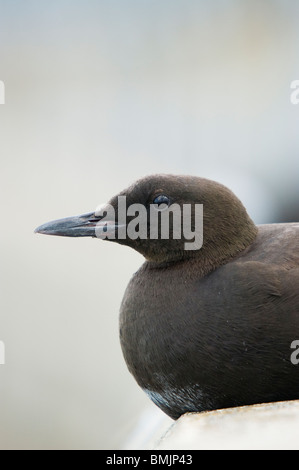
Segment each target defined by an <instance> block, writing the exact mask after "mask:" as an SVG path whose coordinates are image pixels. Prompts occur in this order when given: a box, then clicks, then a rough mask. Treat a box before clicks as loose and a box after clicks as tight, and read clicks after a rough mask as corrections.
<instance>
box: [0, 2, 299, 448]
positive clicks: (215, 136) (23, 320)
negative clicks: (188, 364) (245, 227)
mask: <svg viewBox="0 0 299 470" xmlns="http://www.w3.org/2000/svg"><path fill="white" fill-rule="evenodd" d="M298 21H299V3H298V2H294V1H293V0H264V1H263V2H261V1H257V0H242V1H240V0H226V1H224V0H217V1H215V0H214V1H209V2H208V1H204V0H197V1H195V0H189V1H184V0H162V1H161V0H159V1H157V0H97V1H96V0H84V1H83V0H59V1H58V0H52V1H51V2H49V1H44V0H38V1H37V0H26V1H22V0H0V80H3V82H4V83H5V99H6V103H5V104H4V105H0V163H1V170H0V188H1V232H0V237H1V243H0V252H1V260H0V262H1V264H0V275H1V279H0V289H1V295H0V303H1V305H0V307H1V310H0V340H2V341H4V343H5V348H6V364H5V365H2V366H0V448H1V449H16V448H19V449H42V448H43V449H65V448H67V449H79V448H80V449H113V448H114V449H117V448H123V447H130V446H131V447H134V446H135V447H137V446H142V445H143V444H142V441H143V440H145V441H146V440H147V438H148V437H147V436H148V435H151V434H152V433H153V432H154V429H155V426H156V423H160V424H161V423H165V422H166V423H167V425H168V424H169V422H170V420H169V421H167V419H165V418H164V415H163V414H162V412H160V411H159V410H158V409H157V408H156V407H155V406H154V405H152V404H151V403H150V402H149V400H148V399H147V397H146V396H145V395H144V394H143V392H142V391H141V390H139V388H138V386H137V385H136V383H135V382H134V380H133V378H132V377H131V376H130V374H129V372H128V371H127V369H126V365H125V363H124V360H123V358H122V353H121V350H120V346H119V341H118V310H119V305H120V302H121V299H122V296H123V293H124V290H125V287H126V285H127V283H128V281H129V279H130V276H131V275H132V274H133V273H134V272H135V271H136V270H137V269H138V267H139V266H140V265H141V263H142V257H141V256H140V255H138V254H137V253H135V252H133V251H132V250H131V249H129V248H125V247H121V246H118V245H116V244H109V243H105V242H101V241H100V240H97V239H64V238H55V237H46V236H40V235H34V234H33V231H34V228H35V227H36V226H38V225H40V224H42V223H44V222H46V221H48V220H51V219H55V218H60V217H65V216H71V215H76V214H80V213H84V212H88V211H92V210H94V209H95V208H96V206H97V205H98V204H100V203H102V202H105V201H106V200H108V199H109V198H110V197H111V196H112V195H114V194H115V193H116V192H118V191H120V190H122V189H124V188H125V187H126V186H128V185H129V184H130V183H132V182H133V181H134V180H135V179H137V178H139V177H141V176H144V175H146V174H150V173H159V172H163V173H175V174H180V173H184V174H192V175H198V176H204V177H208V178H212V179H215V180H218V181H219V182H222V183H224V184H226V185H227V186H229V187H230V188H231V189H232V190H233V191H234V192H235V193H236V194H237V195H238V196H239V198H241V199H242V201H243V202H244V204H245V205H246V207H247V209H248V212H249V214H250V215H251V217H252V218H253V219H254V220H255V221H256V223H268V222H280V221H292V220H297V221H298V220H299V184H298V176H299V135H298V131H299V105H297V106H296V105H293V104H291V102H290V94H291V89H290V83H291V82H292V81H293V80H295V79H299V28H298ZM160 424H159V426H160Z"/></svg>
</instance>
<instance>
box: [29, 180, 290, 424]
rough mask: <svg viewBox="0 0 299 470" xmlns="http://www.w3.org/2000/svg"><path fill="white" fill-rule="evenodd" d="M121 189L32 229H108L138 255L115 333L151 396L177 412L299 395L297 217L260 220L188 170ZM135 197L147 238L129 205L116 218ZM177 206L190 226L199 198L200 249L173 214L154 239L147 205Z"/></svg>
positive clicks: (86, 232)
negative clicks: (84, 210) (96, 205)
mask: <svg viewBox="0 0 299 470" xmlns="http://www.w3.org/2000/svg"><path fill="white" fill-rule="evenodd" d="M118 196H125V198H124V197H123V198H119V197H118ZM118 196H115V197H113V198H112V199H111V200H110V201H109V203H108V205H107V206H104V207H103V208H100V209H98V210H97V211H96V212H93V213H89V214H85V215H83V216H79V217H70V218H67V219H61V220H58V221H54V222H49V223H47V224H45V225H42V226H41V227H39V228H37V229H36V232H39V233H45V234H50V235H62V236H71V237H72V236H74V237H81V236H92V237H95V236H97V237H99V238H105V237H106V238H107V239H108V240H110V241H116V242H118V243H121V244H124V245H128V246H130V247H132V248H134V249H136V250H137V251H138V252H140V253H141V254H142V255H144V257H145V259H146V261H145V262H144V264H143V265H142V266H141V268H140V269H139V271H137V273H135V274H134V276H133V277H132V279H131V281H130V282H129V285H128V287H127V289H126V292H125V295H124V298H123V301H122V304H121V309H120V341H121V346H122V350H123V354H124V357H125V360H126V363H127V366H128V368H129V371H130V372H131V373H132V374H133V376H134V377H135V379H136V381H137V382H138V384H139V385H140V387H142V389H143V390H144V391H145V392H146V393H147V394H148V396H149V397H150V398H151V399H152V400H153V402H154V403H156V405H158V406H159V407H160V408H161V409H162V410H163V411H164V412H165V413H166V414H168V415H169V416H170V417H172V418H174V419H176V418H178V417H179V416H180V415H182V414H183V413H186V412H196V411H197V412H198V411H205V410H213V409H219V408H226V407H234V406H241V405H249V404H254V403H263V402H270V401H280V400H292V399H298V398H299V369H298V368H297V367H296V366H295V365H294V364H293V363H292V361H291V354H292V352H293V351H292V349H291V344H292V342H293V341H294V340H296V339H299V223H289V224H269V225H260V226H256V225H255V224H254V223H253V221H252V220H251V219H250V217H249V216H248V214H247V212H246V210H245V208H244V206H243V205H242V203H241V202H240V201H239V199H238V198H237V197H236V196H235V195H234V194H233V193H232V192H231V191H230V190H229V189H227V188H226V187H225V186H223V185H221V184H219V183H216V182H214V181H211V180H208V179H203V178H198V177H193V176H173V175H153V176H148V177H145V178H142V179H140V180H138V181H137V182H136V183H135V184H133V185H132V186H130V187H129V188H128V189H126V190H125V191H122V192H121V193H120V194H119V195H118ZM123 201H125V202H123ZM136 203H138V204H140V205H142V207H143V209H144V213H145V214H146V215H147V216H148V220H147V226H146V231H145V232H144V230H143V232H142V235H141V229H140V227H138V226H137V225H138V224H136V223H135V229H136V230H135V232H136V235H135V238H134V237H132V236H130V237H129V236H128V233H126V229H127V228H128V227H129V224H130V223H132V221H133V223H134V210H132V212H130V210H129V212H128V214H127V216H126V218H125V219H123V218H122V220H120V219H121V217H120V215H119V213H118V212H119V209H120V204H125V209H126V211H127V210H128V209H129V207H130V206H131V205H132V204H136ZM174 204H177V205H178V206H177V207H179V208H180V209H182V213H183V208H184V204H185V205H187V204H189V205H190V207H191V208H192V210H191V227H192V229H193V230H194V231H195V230H198V227H196V220H195V217H196V215H195V207H196V205H197V204H202V205H203V206H202V207H203V243H202V246H201V245H200V246H201V247H200V248H198V249H186V243H190V237H189V238H188V239H187V237H186V236H184V233H183V234H181V237H180V238H178V237H177V238H175V237H174V227H175V225H174V216H172V224H171V223H170V232H169V237H168V239H167V238H163V237H162V229H161V227H162V225H161V224H162V222H161V221H162V218H161V220H160V221H159V222H158V225H159V229H158V236H157V237H156V238H151V237H150V234H151V227H150V214H151V211H152V210H153V208H154V209H155V210H157V211H158V212H159V213H160V216H161V215H162V212H164V213H167V212H168V215H170V214H171V208H172V206H173V205H174ZM131 207H132V206H131ZM198 207H200V206H198ZM111 208H112V209H113V210H114V212H115V214H116V215H115V218H114V217H113V210H111ZM134 208H135V206H133V209H134ZM111 214H112V215H111ZM135 215H136V212H135ZM135 222H136V219H135ZM141 222H142V220H141ZM170 222H171V217H170ZM180 223H181V227H180V228H182V229H183V221H182V219H181V222H180ZM139 225H141V224H139ZM124 229H125V232H124V231H123V230H124ZM138 230H140V232H139V236H138ZM182 232H183V230H182Z"/></svg>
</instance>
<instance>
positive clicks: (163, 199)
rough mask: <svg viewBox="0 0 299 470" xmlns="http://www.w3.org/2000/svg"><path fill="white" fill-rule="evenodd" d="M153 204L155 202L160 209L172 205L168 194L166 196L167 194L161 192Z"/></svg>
mask: <svg viewBox="0 0 299 470" xmlns="http://www.w3.org/2000/svg"><path fill="white" fill-rule="evenodd" d="M153 204H155V206H156V208H157V209H158V210H163V209H166V208H167V207H168V206H169V205H170V200H169V197H168V196H165V194H160V195H159V196H156V197H155V199H154V200H153Z"/></svg>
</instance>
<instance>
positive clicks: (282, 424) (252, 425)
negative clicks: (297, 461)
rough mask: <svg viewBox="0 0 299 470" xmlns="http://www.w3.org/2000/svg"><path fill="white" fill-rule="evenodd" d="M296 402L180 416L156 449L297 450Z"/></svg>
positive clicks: (298, 404) (298, 421)
mask: <svg viewBox="0 0 299 470" xmlns="http://www.w3.org/2000/svg"><path fill="white" fill-rule="evenodd" d="M298 429H299V400H295V401H285V402H277V403H266V404H260V405H252V406H243V407H240V408H227V409H223V410H216V411H209V412H204V413H187V414H185V415H183V416H181V417H180V418H179V419H178V420H177V421H176V422H175V423H174V424H173V425H172V426H171V427H170V428H169V429H168V431H167V432H166V434H165V435H164V436H163V437H162V438H161V439H160V441H159V442H158V444H157V445H156V446H155V449H156V450H163V449H165V450H188V449H189V450H196V449H199V450H204V449H206V450H210V449H219V450H220V449H224V450H229V449H232V450H233V449H251V450H255V449H267V450H268V449H292V450H295V449H299V431H298Z"/></svg>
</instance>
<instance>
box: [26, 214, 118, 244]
mask: <svg viewBox="0 0 299 470" xmlns="http://www.w3.org/2000/svg"><path fill="white" fill-rule="evenodd" d="M102 219H105V220H103V221H102ZM116 228H117V226H116V224H115V223H114V221H107V220H106V218H105V217H103V216H102V215H96V213H95V212H89V213H88V214H83V215H79V216H75V217H67V218H65V219H59V220H53V221H52V222H47V223H46V224H43V225H41V226H40V227H37V228H36V229H35V231H34V232H35V233H42V234H45V235H58V236H61V237H97V238H101V239H104V238H114V236H115V230H116Z"/></svg>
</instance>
